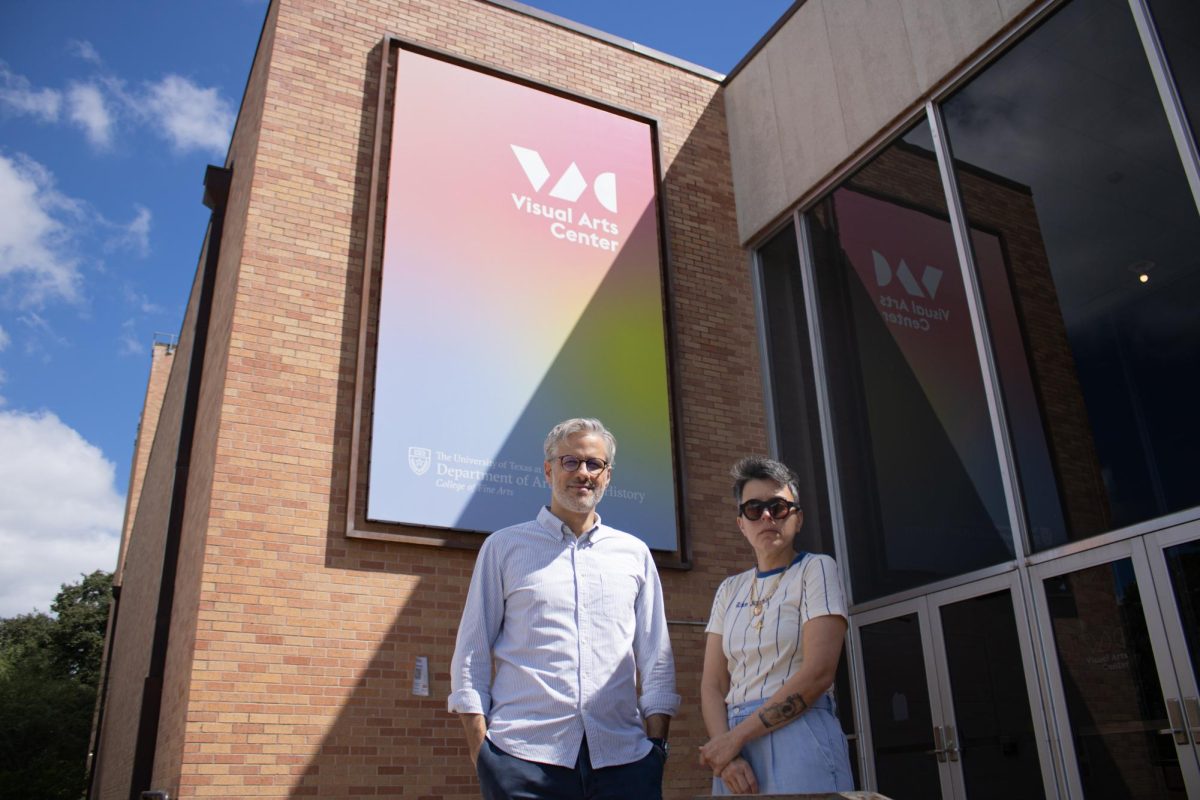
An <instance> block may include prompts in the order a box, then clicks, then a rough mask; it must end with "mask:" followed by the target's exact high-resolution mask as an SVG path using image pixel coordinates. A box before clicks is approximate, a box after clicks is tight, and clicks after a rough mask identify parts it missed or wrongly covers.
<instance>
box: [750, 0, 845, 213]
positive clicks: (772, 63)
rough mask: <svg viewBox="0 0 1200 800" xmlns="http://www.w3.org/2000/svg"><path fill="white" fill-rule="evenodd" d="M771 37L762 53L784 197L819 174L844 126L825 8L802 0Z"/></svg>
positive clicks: (835, 152)
mask: <svg viewBox="0 0 1200 800" xmlns="http://www.w3.org/2000/svg"><path fill="white" fill-rule="evenodd" d="M793 22H794V23H795V24H791V25H788V26H787V27H785V28H784V29H783V30H781V31H780V32H779V34H778V35H777V36H776V37H775V38H774V39H773V40H772V42H771V45H770V47H769V49H768V50H767V51H766V53H765V54H764V55H765V58H766V61H767V63H768V65H769V67H770V70H771V75H773V76H775V77H776V81H775V82H774V89H775V103H776V114H775V116H776V118H777V119H778V127H779V141H780V145H781V151H782V154H781V155H782V163H783V178H784V184H785V186H786V187H787V195H788V197H789V198H791V197H795V196H797V194H798V193H800V192H803V191H804V190H805V189H807V188H808V187H809V186H811V185H812V184H813V182H814V181H816V180H817V179H818V178H819V177H820V176H821V165H823V164H828V163H830V162H831V161H833V162H836V161H837V160H839V159H841V158H842V157H843V156H844V155H845V153H846V129H845V126H844V125H843V124H842V107H841V99H840V98H839V96H838V92H837V82H836V78H835V76H834V66H833V54H832V53H831V52H830V50H829V39H828V38H827V37H826V35H825V9H824V6H822V4H820V3H808V4H806V5H804V6H801V7H800V9H799V10H798V11H797V12H796V15H795V17H793Z"/></svg>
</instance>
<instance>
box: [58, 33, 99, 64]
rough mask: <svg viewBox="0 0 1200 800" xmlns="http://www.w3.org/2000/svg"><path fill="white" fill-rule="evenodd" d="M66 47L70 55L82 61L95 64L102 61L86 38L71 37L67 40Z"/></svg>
mask: <svg viewBox="0 0 1200 800" xmlns="http://www.w3.org/2000/svg"><path fill="white" fill-rule="evenodd" d="M67 49H68V50H70V52H71V55H73V56H75V57H77V58H82V59H83V60H84V61H88V62H90V63H92V64H95V65H97V66H99V65H100V64H102V63H104V62H103V61H102V60H101V58H100V54H99V53H98V52H96V48H95V47H93V46H92V43H91V42H89V41H88V40H86V39H72V40H71V41H69V42H67Z"/></svg>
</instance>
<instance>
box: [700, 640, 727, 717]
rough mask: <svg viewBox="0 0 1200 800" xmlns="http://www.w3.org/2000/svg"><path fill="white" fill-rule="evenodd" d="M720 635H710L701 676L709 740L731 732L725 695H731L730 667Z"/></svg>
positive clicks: (702, 713)
mask: <svg viewBox="0 0 1200 800" xmlns="http://www.w3.org/2000/svg"><path fill="white" fill-rule="evenodd" d="M721 645H722V643H721V636H720V634H716V633H710V634H708V637H707V641H706V642H705V644H704V672H703V673H701V675H700V715H701V716H702V717H703V718H704V727H705V728H706V729H707V730H708V738H710V739H711V738H713V737H714V736H718V735H720V734H722V733H725V732H726V731H728V730H729V718H728V716H727V715H726V711H725V695H726V694H728V693H729V665H728V662H727V661H726V660H725V651H724V649H723V648H722V646H721Z"/></svg>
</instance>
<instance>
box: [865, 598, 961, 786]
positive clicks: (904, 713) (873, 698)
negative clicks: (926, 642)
mask: <svg viewBox="0 0 1200 800" xmlns="http://www.w3.org/2000/svg"><path fill="white" fill-rule="evenodd" d="M860 635H861V640H862V658H863V672H864V675H865V683H866V689H867V709H868V711H869V714H870V717H871V746H872V750H873V752H874V754H875V783H876V784H877V785H878V786H879V791H880V792H882V793H883V794H885V795H888V796H889V797H929V798H933V797H941V794H942V790H941V783H940V781H939V778H938V762H937V759H936V758H935V757H934V755H933V749H934V742H933V712H932V710H931V709H930V706H929V683H928V681H927V680H926V676H925V653H924V651H923V650H922V649H921V626H920V623H919V622H918V620H917V615H916V614H907V615H905V616H902V617H896V618H894V619H889V620H884V621H883V622H875V623H872V624H870V625H864V626H863V627H862V629H861V630H860Z"/></svg>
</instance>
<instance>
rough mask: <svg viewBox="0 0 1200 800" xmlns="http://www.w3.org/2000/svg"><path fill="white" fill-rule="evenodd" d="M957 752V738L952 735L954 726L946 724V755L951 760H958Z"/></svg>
mask: <svg viewBox="0 0 1200 800" xmlns="http://www.w3.org/2000/svg"><path fill="white" fill-rule="evenodd" d="M958 754H959V749H958V739H957V738H956V737H955V735H954V726H953V725H947V726H946V755H948V756H949V757H950V760H951V761H958Z"/></svg>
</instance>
